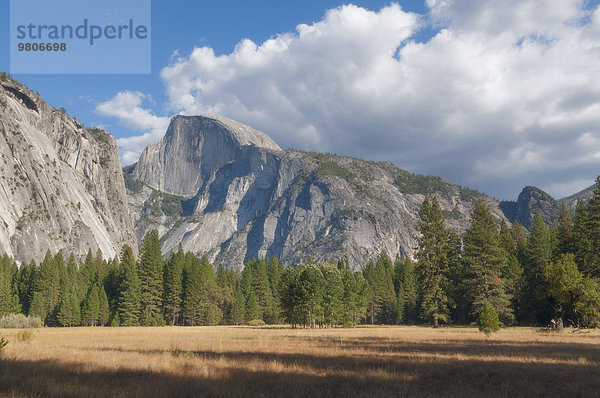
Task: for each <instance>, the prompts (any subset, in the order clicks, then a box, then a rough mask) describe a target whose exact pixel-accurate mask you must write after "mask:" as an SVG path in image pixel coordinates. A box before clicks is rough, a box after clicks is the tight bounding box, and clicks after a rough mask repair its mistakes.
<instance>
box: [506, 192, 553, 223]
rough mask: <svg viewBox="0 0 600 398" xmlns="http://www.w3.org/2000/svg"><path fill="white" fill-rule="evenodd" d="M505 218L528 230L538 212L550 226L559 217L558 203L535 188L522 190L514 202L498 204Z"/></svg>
mask: <svg viewBox="0 0 600 398" xmlns="http://www.w3.org/2000/svg"><path fill="white" fill-rule="evenodd" d="M500 208H501V209H502V210H503V211H504V214H505V215H506V218H508V220H509V221H510V222H515V221H518V222H519V223H520V224H522V225H523V226H524V227H525V228H527V229H528V230H531V227H532V226H533V217H534V215H535V213H536V211H539V212H540V213H541V215H542V218H543V219H544V222H545V223H546V224H547V225H551V224H552V223H554V222H555V221H556V220H558V217H559V216H560V202H558V201H556V200H555V199H554V198H553V197H552V196H550V195H548V194H547V193H546V192H544V191H542V190H541V189H539V188H537V187H532V186H527V187H525V188H523V190H522V191H521V193H520V194H519V197H518V198H517V201H516V202H510V201H504V202H502V203H500Z"/></svg>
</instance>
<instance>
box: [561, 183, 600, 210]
mask: <svg viewBox="0 0 600 398" xmlns="http://www.w3.org/2000/svg"><path fill="white" fill-rule="evenodd" d="M597 188H598V185H597V184H594V185H591V186H589V187H587V188H585V189H583V190H581V191H579V192H577V193H575V194H573V195H570V196H567V197H566V198H563V199H561V200H560V201H561V202H565V204H566V205H567V207H568V208H569V209H573V210H574V209H575V208H576V207H577V201H578V200H579V199H581V200H583V201H584V202H587V201H588V200H590V199H591V198H592V197H593V196H594V190H596V189H597Z"/></svg>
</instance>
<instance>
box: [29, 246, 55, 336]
mask: <svg viewBox="0 0 600 398" xmlns="http://www.w3.org/2000/svg"><path fill="white" fill-rule="evenodd" d="M60 280H61V273H60V269H59V267H58V266H57V263H56V261H55V259H54V258H53V256H52V254H51V253H50V250H48V251H47V252H46V256H45V257H44V260H43V261H42V264H41V266H40V269H39V272H37V273H36V278H35V281H34V287H33V291H34V293H39V295H40V297H39V298H38V299H37V301H36V309H35V311H36V314H35V315H37V316H40V317H42V321H43V322H44V323H45V324H48V325H50V324H53V323H54V322H55V317H56V311H57V310H58V304H59V303H60V293H61V291H60V288H61V286H60ZM41 303H43V304H42V305H43V308H39V307H37V306H39V305H40V304H41Z"/></svg>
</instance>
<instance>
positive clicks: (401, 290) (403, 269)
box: [394, 256, 419, 324]
mask: <svg viewBox="0 0 600 398" xmlns="http://www.w3.org/2000/svg"><path fill="white" fill-rule="evenodd" d="M394 267H395V274H396V284H397V286H398V287H397V289H396V291H397V294H398V301H399V303H401V305H402V319H401V321H402V322H403V323H408V324H412V323H415V322H416V321H417V317H418V313H417V299H418V291H419V290H418V283H417V274H416V272H415V266H414V264H413V262H412V260H411V259H410V258H406V257H405V258H401V257H399V256H398V257H396V261H395V262H394Z"/></svg>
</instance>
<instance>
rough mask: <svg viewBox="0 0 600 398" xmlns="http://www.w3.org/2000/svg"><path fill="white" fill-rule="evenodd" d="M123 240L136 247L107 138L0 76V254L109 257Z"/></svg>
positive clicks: (114, 152)
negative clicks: (90, 253) (59, 253)
mask: <svg viewBox="0 0 600 398" xmlns="http://www.w3.org/2000/svg"><path fill="white" fill-rule="evenodd" d="M124 244H129V245H131V246H132V247H134V249H137V242H136V238H135V233H134V230H133V224H132V222H131V218H130V216H129V212H128V207H127V195H126V191H125V185H124V182H123V177H122V170H121V166H120V160H119V151H118V148H117V145H116V142H115V140H114V138H113V137H112V136H111V135H110V134H108V133H106V132H105V131H103V130H99V129H86V128H85V127H84V126H83V125H81V124H80V123H79V122H78V121H77V120H76V119H74V118H71V117H69V116H68V115H67V114H66V113H65V112H64V110H57V109H54V108H52V107H51V106H49V105H48V104H47V103H46V102H45V101H44V100H43V99H42V98H41V97H40V96H39V95H38V94H36V93H34V92H32V91H31V90H29V89H28V88H27V87H25V86H23V85H21V84H20V83H18V82H16V81H14V80H12V79H10V78H7V77H6V76H5V75H3V78H2V80H1V81H0V251H1V252H4V253H7V254H8V255H10V256H13V257H14V258H15V259H16V260H19V261H30V260H32V259H34V260H36V261H41V259H42V258H43V256H44V254H45V252H46V251H47V250H50V251H51V252H52V253H56V252H57V251H59V250H62V251H63V254H64V255H65V256H67V255H69V254H71V253H73V254H75V255H77V256H82V255H84V254H85V253H86V252H87V250H88V249H92V251H94V252H95V251H97V250H98V249H99V250H101V251H102V253H103V254H104V256H106V257H113V256H115V255H117V254H118V253H119V251H120V249H121V246H122V245H124Z"/></svg>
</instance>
